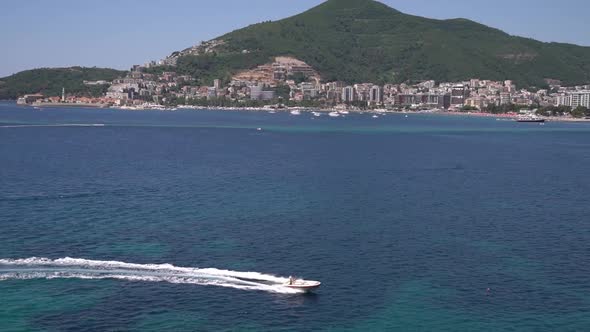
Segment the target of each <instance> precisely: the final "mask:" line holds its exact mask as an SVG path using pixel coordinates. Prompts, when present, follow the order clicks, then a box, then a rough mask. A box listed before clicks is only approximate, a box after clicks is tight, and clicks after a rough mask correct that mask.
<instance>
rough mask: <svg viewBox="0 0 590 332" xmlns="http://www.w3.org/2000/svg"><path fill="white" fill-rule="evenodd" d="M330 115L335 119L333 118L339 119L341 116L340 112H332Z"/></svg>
mask: <svg viewBox="0 0 590 332" xmlns="http://www.w3.org/2000/svg"><path fill="white" fill-rule="evenodd" d="M328 115H329V116H331V117H333V118H337V117H339V116H340V113H338V112H330V113H329V114H328Z"/></svg>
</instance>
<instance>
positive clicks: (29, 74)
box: [0, 67, 126, 99]
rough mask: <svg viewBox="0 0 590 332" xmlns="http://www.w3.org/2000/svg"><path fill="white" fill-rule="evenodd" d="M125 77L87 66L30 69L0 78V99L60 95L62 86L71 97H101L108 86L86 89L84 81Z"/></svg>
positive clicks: (105, 69)
mask: <svg viewBox="0 0 590 332" xmlns="http://www.w3.org/2000/svg"><path fill="white" fill-rule="evenodd" d="M125 74H126V72H124V71H119V70H115V69H108V68H84V67H71V68H40V69H33V70H26V71H22V72H20V73H17V74H14V75H12V76H8V77H5V78H1V79H0V99H16V98H18V97H19V96H22V95H25V94H33V93H42V94H44V95H47V96H60V95H61V91H62V87H63V88H65V89H66V91H67V93H68V94H76V95H85V96H100V95H102V94H104V92H105V89H106V86H85V85H84V83H83V82H84V81H85V80H86V81H98V80H106V81H112V80H113V79H115V78H118V77H122V76H125Z"/></svg>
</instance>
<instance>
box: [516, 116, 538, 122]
mask: <svg viewBox="0 0 590 332" xmlns="http://www.w3.org/2000/svg"><path fill="white" fill-rule="evenodd" d="M514 121H516V122H524V123H526V122H529V123H545V121H546V120H545V119H543V118H540V117H538V116H536V115H525V116H519V117H517V118H515V119H514Z"/></svg>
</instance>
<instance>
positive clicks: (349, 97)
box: [342, 86, 354, 103]
mask: <svg viewBox="0 0 590 332" xmlns="http://www.w3.org/2000/svg"><path fill="white" fill-rule="evenodd" d="M342 101H343V102H345V103H349V102H352V101H354V88H353V87H352V86H347V87H345V88H344V89H342Z"/></svg>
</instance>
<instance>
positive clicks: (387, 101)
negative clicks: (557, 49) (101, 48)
mask: <svg viewBox="0 0 590 332" xmlns="http://www.w3.org/2000/svg"><path fill="white" fill-rule="evenodd" d="M215 46H217V45H205V46H203V45H201V46H200V47H199V48H198V49H195V50H190V49H189V51H188V52H199V51H200V52H207V50H208V49H210V48H212V47H215ZM244 52H247V51H246V50H244ZM178 56H179V55H175V56H174V55H173V56H170V57H167V58H165V59H163V60H161V61H158V62H156V61H152V62H149V63H146V64H144V65H135V66H133V68H132V69H131V70H130V71H129V72H128V74H127V76H126V77H122V78H118V79H115V80H113V81H112V82H107V81H85V82H84V84H85V85H87V86H104V87H105V88H106V93H105V94H104V95H103V96H100V97H88V96H77V95H70V94H68V93H67V91H65V90H64V91H63V92H62V95H61V96H44V95H41V94H33V95H25V96H22V97H21V98H19V100H18V104H21V105H32V106H35V107H50V106H78V107H112V108H121V109H128V110H142V109H162V110H164V109H172V108H177V107H182V108H221V109H236V108H248V109H287V110H288V109H292V108H301V107H305V108H314V109H317V110H320V111H321V110H324V111H326V110H328V111H334V110H336V111H343V110H344V111H365V110H377V111H380V112H396V111H397V112H399V111H427V112H464V113H465V112H469V113H492V114H500V113H509V114H513V113H518V112H520V111H522V110H526V112H529V113H531V112H532V113H534V112H535V110H541V111H540V112H539V111H538V112H537V113H539V114H537V115H541V116H561V117H566V118H584V119H585V118H587V117H590V112H589V111H588V109H590V85H584V86H572V87H568V86H563V85H562V82H560V81H558V80H553V79H547V80H546V82H545V83H546V85H547V87H548V88H545V89H536V90H534V91H531V90H530V89H523V88H520V89H519V88H517V86H516V84H515V83H514V82H512V81H510V80H506V81H492V80H485V79H478V78H474V79H470V80H466V81H460V82H435V81H433V80H426V81H422V82H418V83H414V84H410V83H402V84H382V85H379V84H374V83H354V84H353V83H349V82H341V81H335V82H324V81H323V79H322V77H321V75H320V74H319V73H318V72H317V71H316V70H314V68H312V67H311V66H309V65H308V64H306V63H305V62H303V61H301V60H298V59H295V58H292V57H286V56H283V57H276V58H274V61H273V62H271V63H267V64H264V65H261V66H258V67H255V68H253V69H249V70H243V71H240V72H238V73H236V74H235V75H233V76H232V77H231V79H225V80H224V79H221V78H218V79H213V82H212V84H211V85H200V84H198V82H199V81H200V80H198V77H193V76H190V75H184V74H180V73H178V72H176V71H174V70H173V69H174V68H175V66H176V63H177V59H178ZM159 69H162V70H159Z"/></svg>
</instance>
